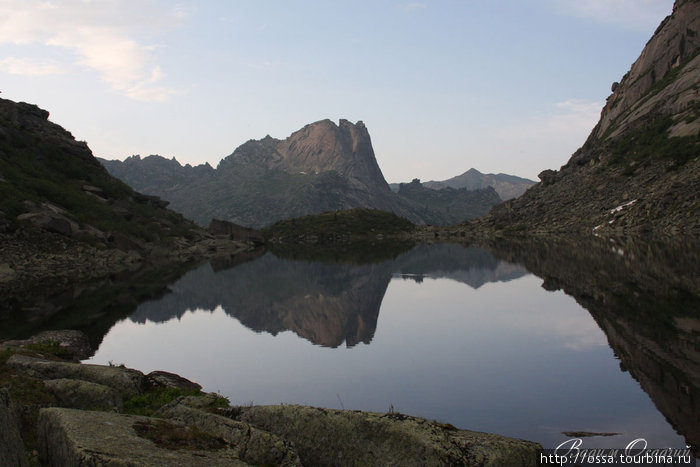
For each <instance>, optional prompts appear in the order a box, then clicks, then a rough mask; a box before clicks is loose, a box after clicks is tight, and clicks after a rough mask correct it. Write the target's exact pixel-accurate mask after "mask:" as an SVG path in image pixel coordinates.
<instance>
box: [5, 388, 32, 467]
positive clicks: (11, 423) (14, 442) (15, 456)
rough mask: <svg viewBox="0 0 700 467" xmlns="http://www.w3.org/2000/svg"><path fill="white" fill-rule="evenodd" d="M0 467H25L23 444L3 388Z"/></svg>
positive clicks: (8, 396)
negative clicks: (1, 466)
mask: <svg viewBox="0 0 700 467" xmlns="http://www.w3.org/2000/svg"><path fill="white" fill-rule="evenodd" d="M0 465H8V466H9V465H11V466H18V467H23V466H25V465H27V456H26V454H25V453H24V443H22V438H21V437H20V434H19V427H18V423H17V419H16V417H15V415H14V413H13V411H12V409H11V407H10V395H9V393H8V391H7V389H5V388H0Z"/></svg>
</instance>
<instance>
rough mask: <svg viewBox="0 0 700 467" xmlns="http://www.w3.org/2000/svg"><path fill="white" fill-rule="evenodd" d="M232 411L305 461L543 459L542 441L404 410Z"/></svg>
mask: <svg viewBox="0 0 700 467" xmlns="http://www.w3.org/2000/svg"><path fill="white" fill-rule="evenodd" d="M229 415H230V416H231V417H233V418H235V419H236V420H239V421H243V422H246V423H250V424H251V425H255V426H257V427H258V428H261V429H263V430H267V431H270V432H272V433H275V434H276V435H278V436H281V437H282V438H284V439H286V440H287V441H291V442H292V443H294V445H295V446H296V449H297V452H298V453H299V457H300V458H301V461H302V463H304V465H365V466H368V465H403V466H411V465H479V466H505V465H521V466H529V465H532V466H535V465H537V460H538V455H539V450H540V449H541V446H540V445H539V444H537V443H533V442H530V441H524V440H520V439H514V438H506V437H503V436H499V435H494V434H489V433H479V432H475V431H467V430H459V429H457V428H455V427H453V426H452V425H448V424H442V423H438V422H434V421H429V420H425V419H422V418H416V417H411V416H407V415H402V414H398V413H385V414H380V413H371V412H360V411H350V410H328V409H321V408H314V407H306V406H299V405H279V406H252V407H234V408H232V409H230V410H229Z"/></svg>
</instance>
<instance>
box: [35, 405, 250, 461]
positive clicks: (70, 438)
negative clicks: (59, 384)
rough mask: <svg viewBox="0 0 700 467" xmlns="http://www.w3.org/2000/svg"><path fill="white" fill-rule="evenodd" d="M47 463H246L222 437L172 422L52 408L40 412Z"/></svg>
mask: <svg viewBox="0 0 700 467" xmlns="http://www.w3.org/2000/svg"><path fill="white" fill-rule="evenodd" d="M38 441H39V457H40V459H41V461H42V463H43V464H45V465H52V466H53V465H56V466H63V465H134V466H149V465H153V466H155V465H187V466H207V467H208V466H219V465H221V466H224V465H226V466H242V465H249V464H246V463H245V462H243V461H241V460H240V459H239V458H238V457H237V455H236V453H235V452H234V450H233V449H231V447H230V446H228V445H227V444H226V443H225V442H223V441H221V440H220V439H217V438H214V437H212V436H208V435H206V434H202V433H199V432H197V431H194V430H191V429H188V428H186V427H185V426H184V425H182V424H179V423H175V422H172V421H167V420H162V419H156V418H151V417H139V416H134V415H121V414H116V413H110V412H89V411H84V410H74V409H62V408H55V407H53V408H48V409H41V411H40V412H39V424H38Z"/></svg>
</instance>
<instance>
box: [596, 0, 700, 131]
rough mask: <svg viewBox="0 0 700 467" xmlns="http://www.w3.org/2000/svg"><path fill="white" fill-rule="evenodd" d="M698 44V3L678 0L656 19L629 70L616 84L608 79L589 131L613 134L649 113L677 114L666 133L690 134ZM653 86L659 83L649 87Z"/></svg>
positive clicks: (699, 125)
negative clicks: (599, 110)
mask: <svg viewBox="0 0 700 467" xmlns="http://www.w3.org/2000/svg"><path fill="white" fill-rule="evenodd" d="M698 48H700V3H698V2H697V1H694V0H678V1H676V4H675V5H674V7H673V14H672V15H671V16H669V17H667V18H666V19H664V20H663V22H662V23H661V24H660V25H659V27H658V29H657V30H656V32H655V33H654V36H653V37H652V38H651V40H650V41H649V42H648V43H647V45H646V47H644V50H643V51H642V53H641V55H640V56H639V58H638V59H637V61H636V62H634V64H633V65H632V68H631V69H630V71H629V72H628V73H627V74H626V75H625V76H624V77H623V78H622V81H621V82H620V83H619V84H613V89H612V94H611V95H610V97H608V100H607V103H606V105H605V108H604V109H603V112H602V114H601V118H600V123H599V125H598V127H597V128H596V129H595V130H594V131H593V136H594V137H596V138H601V137H603V136H604V135H606V133H608V134H609V136H610V137H615V136H619V135H621V134H623V133H624V132H625V131H627V130H629V129H630V128H634V127H638V126H639V125H641V124H642V123H643V121H644V119H645V117H647V116H648V115H649V114H650V113H661V114H668V115H671V114H672V115H677V116H678V118H677V119H676V122H674V125H673V126H672V128H671V130H670V135H671V136H688V135H696V134H697V132H698V130H699V129H700V122H699V121H698V119H697V107H693V105H694V103H695V101H697V100H698V97H699V95H698V79H697V77H698V69H699V68H700V57H699V56H698ZM674 74H675V75H676V76H673V75H674ZM669 78H672V79H669ZM664 80H667V81H669V82H668V83H664ZM664 84H667V85H666V86H664ZM655 86H658V87H659V88H662V89H659V92H657V93H653V94H652V93H650V91H651V90H652V89H653V88H654V87H655ZM645 97H646V99H644V98H645ZM693 117H694V118H693ZM686 118H688V119H689V120H691V119H692V121H688V122H686Z"/></svg>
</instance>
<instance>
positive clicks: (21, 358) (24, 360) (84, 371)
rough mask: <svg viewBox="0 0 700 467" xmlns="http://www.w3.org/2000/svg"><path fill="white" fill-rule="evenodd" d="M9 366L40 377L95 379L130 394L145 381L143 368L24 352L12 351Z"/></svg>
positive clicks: (137, 389)
mask: <svg viewBox="0 0 700 467" xmlns="http://www.w3.org/2000/svg"><path fill="white" fill-rule="evenodd" d="M7 366H9V367H10V368H14V369H16V370H19V371H22V372H23V373H26V374H28V375H29V376H32V377H35V378H39V379H50V380H55V379H59V378H60V379H71V380H78V381H87V382H91V383H96V384H98V385H102V386H107V387H110V388H112V389H114V390H116V391H118V392H119V393H120V394H123V395H125V396H127V397H133V396H136V395H139V394H141V393H142V392H143V389H142V388H143V385H144V381H145V380H144V375H143V374H142V373H141V372H139V371H136V370H130V369H128V368H121V367H116V366H103V365H88V364H80V363H70V362H62V361H52V360H45V359H42V358H35V357H29V356H27V355H21V354H15V355H12V356H11V357H10V358H9V359H8V360H7ZM91 389H94V388H91ZM93 392H94V391H93Z"/></svg>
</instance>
